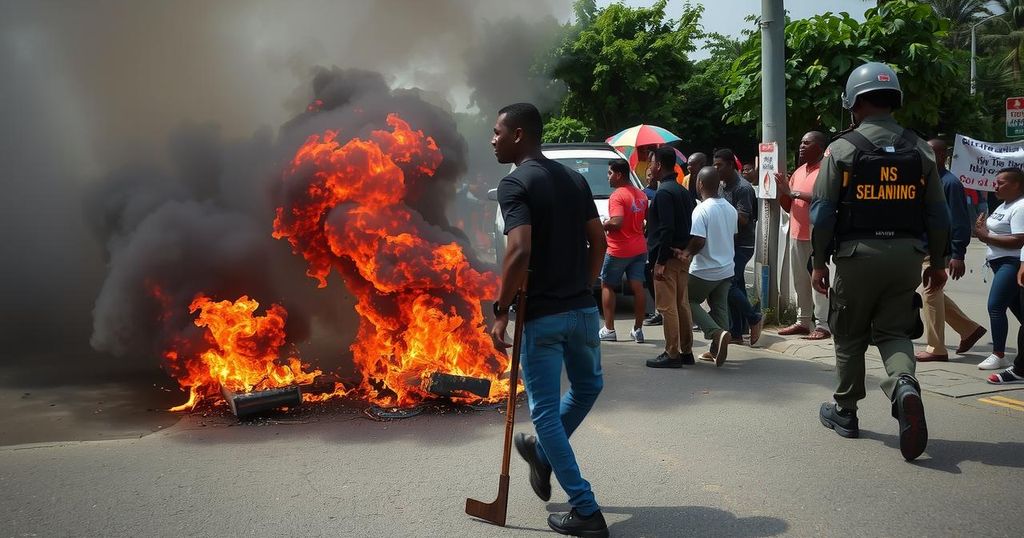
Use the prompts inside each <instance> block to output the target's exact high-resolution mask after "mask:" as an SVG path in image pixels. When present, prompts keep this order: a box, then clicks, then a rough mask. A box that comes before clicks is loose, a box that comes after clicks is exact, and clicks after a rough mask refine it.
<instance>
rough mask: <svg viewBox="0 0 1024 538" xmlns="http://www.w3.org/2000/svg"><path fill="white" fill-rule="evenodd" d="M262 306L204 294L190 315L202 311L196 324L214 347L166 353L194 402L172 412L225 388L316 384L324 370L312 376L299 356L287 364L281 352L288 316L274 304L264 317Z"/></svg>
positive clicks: (181, 407)
mask: <svg viewBox="0 0 1024 538" xmlns="http://www.w3.org/2000/svg"><path fill="white" fill-rule="evenodd" d="M257 308H259V303H258V302H256V301H255V300H252V299H250V298H249V297H248V296H242V297H241V298H239V299H238V300H237V301H234V302H232V301H213V300H212V299H210V298H208V297H206V296H205V295H202V294H199V295H197V296H196V297H195V299H194V300H193V301H192V304H191V305H190V306H189V312H190V313H193V314H194V313H195V312H196V311H197V310H198V311H199V316H198V317H197V318H196V320H195V324H196V326H198V327H204V328H206V331H205V334H204V338H205V341H206V343H207V344H208V348H207V349H206V350H205V351H202V352H200V353H198V354H195V355H184V354H183V353H182V352H181V351H180V350H178V349H171V350H168V351H166V352H165V353H164V357H165V358H166V359H167V360H168V361H169V363H170V365H171V367H172V369H173V370H174V371H176V372H178V373H179V375H177V378H178V383H179V384H180V385H181V387H182V388H187V389H188V390H189V399H188V401H187V402H185V403H184V404H182V405H179V406H177V407H173V408H171V411H186V410H191V409H194V408H195V407H196V405H198V404H199V403H200V402H201V401H202V400H203V399H204V398H206V397H209V396H214V395H219V394H220V388H221V387H222V386H223V387H225V388H227V389H228V390H231V391H233V392H250V391H253V390H263V389H268V388H274V387H284V386H288V385H304V384H309V383H312V382H313V380H314V378H316V376H318V375H320V374H321V372H320V370H313V371H311V372H306V371H304V370H303V368H304V365H303V364H302V362H301V361H300V360H299V359H298V358H296V357H288V358H286V359H285V360H284V361H283V362H284V364H281V363H280V361H278V358H279V357H280V356H281V355H280V350H281V348H282V347H283V346H284V343H285V331H284V325H285V320H286V319H287V318H288V312H287V311H285V309H284V307H282V306H281V305H276V304H275V305H271V306H270V308H267V310H266V313H265V314H264V315H262V316H257V315H255V312H256V309H257Z"/></svg>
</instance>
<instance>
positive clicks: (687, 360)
mask: <svg viewBox="0 0 1024 538" xmlns="http://www.w3.org/2000/svg"><path fill="white" fill-rule="evenodd" d="M679 360H681V361H683V366H693V365H694V364H697V362H696V361H694V360H693V353H683V354H682V355H680V356H679Z"/></svg>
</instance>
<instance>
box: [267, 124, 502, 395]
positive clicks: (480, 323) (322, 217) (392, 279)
mask: <svg viewBox="0 0 1024 538" xmlns="http://www.w3.org/2000/svg"><path fill="white" fill-rule="evenodd" d="M387 123H388V125H389V126H390V127H391V131H383V130H378V131H373V132H372V133H371V135H370V140H362V139H352V140H350V141H348V142H346V143H345V144H344V145H342V144H340V143H339V142H338V133H337V132H335V131H326V132H325V133H323V135H322V136H321V135H314V136H311V137H310V138H309V139H308V140H307V141H306V143H305V144H303V145H302V147H300V148H299V150H298V151H297V152H296V154H295V158H294V159H293V160H292V162H291V166H290V167H289V169H288V170H286V172H285V175H284V180H285V182H286V183H289V184H290V183H295V184H298V185H300V186H304V189H303V192H302V193H301V194H300V195H299V196H297V197H296V198H294V199H291V200H289V202H288V203H286V204H285V206H283V207H279V208H277V216H276V218H275V219H274V234H273V235H274V237H275V238H278V239H280V238H285V239H287V240H288V242H289V243H290V244H291V245H292V248H293V250H294V251H295V252H296V253H297V254H301V255H302V256H303V258H305V260H306V262H307V264H308V266H309V267H308V270H307V274H308V275H309V276H310V277H312V278H315V279H316V280H317V281H318V282H319V286H320V287H325V286H326V285H327V277H328V275H329V274H330V272H331V271H332V269H333V270H335V271H337V272H338V273H339V274H340V275H341V276H342V278H344V280H345V282H346V284H347V286H348V287H349V289H350V290H351V291H352V292H353V294H354V295H355V297H356V300H357V301H356V311H357V312H358V313H359V314H360V316H361V323H360V326H359V331H358V335H357V339H356V341H355V343H354V344H352V346H351V350H352V353H353V358H354V361H355V364H356V366H357V367H358V368H359V369H360V371H361V373H362V382H361V384H360V386H359V387H358V395H359V396H360V397H362V398H365V399H367V400H369V401H371V402H373V403H376V404H379V405H386V406H409V405H414V404H416V403H418V402H420V401H422V400H424V399H426V398H430V397H431V395H430V394H429V393H427V392H426V391H425V390H424V389H423V383H424V382H425V380H426V379H427V378H428V377H429V375H430V374H431V373H432V372H442V373H451V374H456V375H464V376H470V377H478V378H484V379H489V380H491V387H492V388H491V394H490V397H491V398H498V397H500V396H502V395H505V394H508V380H507V379H501V377H502V374H503V373H504V372H505V371H506V370H507V369H508V358H507V357H506V356H505V355H502V354H498V353H497V352H496V351H495V349H494V345H493V344H492V342H491V340H490V338H489V337H488V335H487V334H486V331H485V326H484V319H483V314H482V312H481V308H480V301H481V299H482V298H485V297H493V296H494V295H495V294H496V293H497V284H498V280H497V277H496V276H495V275H494V274H493V273H480V272H478V271H476V270H475V269H473V268H472V267H471V266H470V263H469V260H468V259H467V258H466V255H465V253H464V252H463V251H462V247H460V246H459V245H458V243H455V242H449V243H444V242H443V241H444V240H439V239H436V237H440V234H439V233H436V232H434V231H433V230H432V227H431V226H430V225H429V224H427V223H426V222H424V221H423V219H422V217H421V216H420V215H419V214H418V213H414V212H413V211H411V210H410V209H409V208H408V207H407V206H406V205H405V204H404V203H403V199H404V196H405V192H406V179H407V177H419V178H421V179H423V178H427V177H431V176H433V175H434V172H435V171H436V170H437V168H438V166H440V164H441V161H442V155H441V152H440V150H439V149H438V147H437V144H436V143H435V142H434V140H433V139H432V138H430V137H428V136H426V135H424V134H423V132H422V131H415V130H413V129H412V128H411V127H410V126H409V124H408V123H406V122H405V121H404V120H402V119H401V118H399V117H398V116H397V115H395V114H390V115H388V117H387ZM424 230H429V231H430V233H431V234H433V237H435V239H433V240H432V239H428V238H427V237H424V235H425V234H426V233H428V232H425V231H424Z"/></svg>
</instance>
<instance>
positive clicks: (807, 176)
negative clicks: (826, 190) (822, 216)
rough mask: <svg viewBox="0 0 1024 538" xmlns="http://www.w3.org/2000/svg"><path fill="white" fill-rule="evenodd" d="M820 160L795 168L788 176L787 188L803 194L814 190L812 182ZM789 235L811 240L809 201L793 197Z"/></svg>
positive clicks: (815, 178) (816, 174)
mask: <svg viewBox="0 0 1024 538" xmlns="http://www.w3.org/2000/svg"><path fill="white" fill-rule="evenodd" d="M820 169H821V161H819V162H816V163H813V164H811V163H806V164H803V165H801V166H800V168H797V169H796V171H795V172H793V175H792V176H790V178H789V188H790V189H792V190H794V191H798V192H801V193H805V194H811V193H813V192H814V182H815V180H817V179H818V170H820ZM789 235H790V237H792V238H793V239H796V240H798V241H810V240H811V203H810V202H805V201H803V200H797V199H796V198H794V199H793V206H792V207H790V209H789Z"/></svg>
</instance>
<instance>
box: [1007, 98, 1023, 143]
mask: <svg viewBox="0 0 1024 538" xmlns="http://www.w3.org/2000/svg"><path fill="white" fill-rule="evenodd" d="M1006 136H1007V137H1018V136H1024V97H1010V98H1009V99H1007V100H1006Z"/></svg>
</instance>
